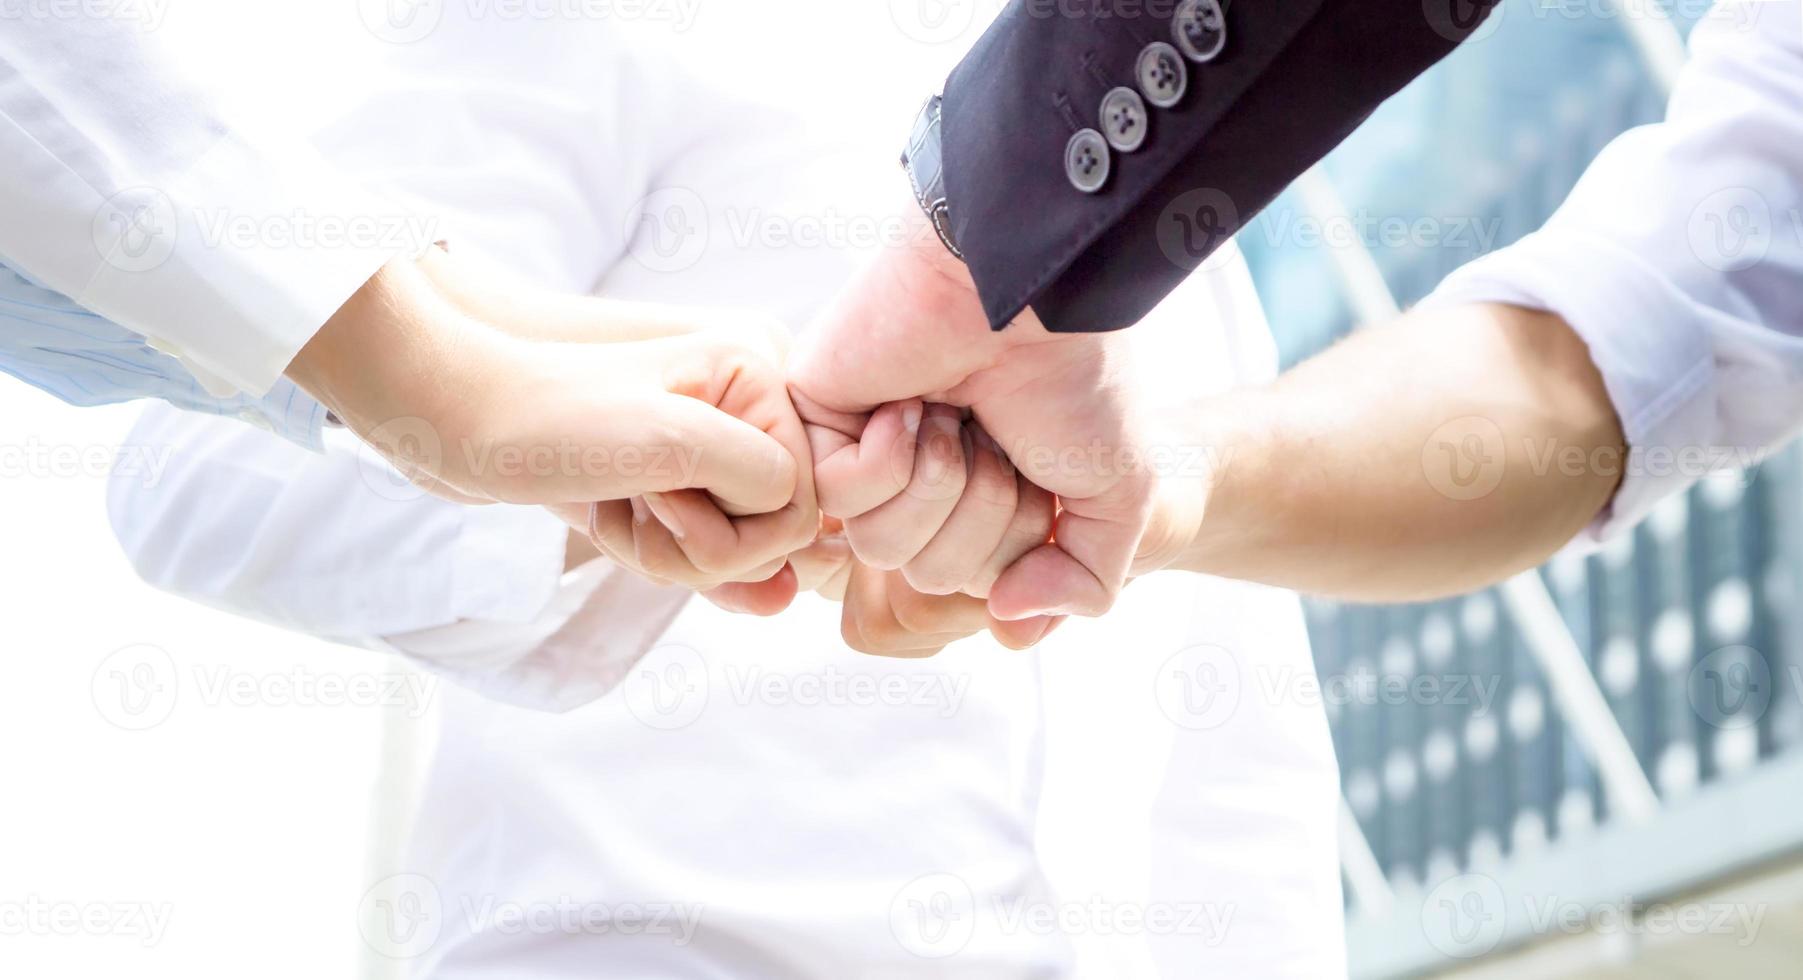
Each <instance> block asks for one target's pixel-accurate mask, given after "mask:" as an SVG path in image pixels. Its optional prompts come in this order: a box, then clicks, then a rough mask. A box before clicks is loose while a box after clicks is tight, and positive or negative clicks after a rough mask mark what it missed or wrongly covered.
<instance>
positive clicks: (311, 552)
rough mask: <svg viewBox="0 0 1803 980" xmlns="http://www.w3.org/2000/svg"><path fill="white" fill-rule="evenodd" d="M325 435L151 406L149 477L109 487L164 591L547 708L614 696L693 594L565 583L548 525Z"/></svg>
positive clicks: (131, 542)
mask: <svg viewBox="0 0 1803 980" xmlns="http://www.w3.org/2000/svg"><path fill="white" fill-rule="evenodd" d="M328 437H329V438H328V439H327V443H326V449H325V452H324V453H313V452H309V451H307V450H306V449H303V448H301V447H299V446H297V445H294V444H293V443H291V442H288V441H285V440H282V439H278V438H276V437H274V436H272V435H270V434H269V433H265V432H262V431H259V430H257V429H253V428H250V427H247V426H242V425H237V424H234V423H232V422H231V421H229V420H226V419H221V418H218V417H215V416H209V415H199V414H195V413H191V412H183V411H180V410H177V409H175V408H172V407H169V406H165V405H153V406H152V407H150V408H149V409H148V410H146V412H145V414H144V416H143V418H142V419H141V420H140V422H139V423H138V425H137V427H136V428H135V429H134V430H133V431H132V433H131V435H130V436H129V437H128V438H127V446H128V447H134V451H133V453H132V454H131V455H132V458H133V459H134V460H141V461H143V463H142V465H138V466H133V467H130V468H123V467H122V468H119V469H117V470H115V472H114V474H113V477H112V480H111V483H110V485H109V487H108V495H107V497H108V500H107V507H108V512H109V514H110V516H111V519H112V523H113V529H114V532H115V534H116V535H117V536H118V539H119V542H120V544H121V545H122V546H123V547H124V549H125V553H126V556H127V558H128V559H130V561H131V563H132V565H133V567H134V568H136V569H137V571H138V573H139V575H141V576H142V577H143V578H144V579H145V580H146V581H148V582H149V583H150V584H152V585H155V586H157V587H158V588H161V589H164V590H166V591H169V592H173V593H176V594H178V595H182V596H186V597H188V598H190V599H194V600H196V601H199V602H203V603H206V604H208V605H212V606H215V607H218V608H221V609H224V610H226V611H228V612H233V613H237V614H239V615H245V616H250V617H253V618H256V619H259V620H262V621H265V622H269V623H274V624H276V625H279V626H283V627H286V628H289V629H294V630H299V631H302V632H306V633H311V634H313V635H315V636H320V637H323V638H326V639H330V640H335V641H338V642H343V643H349V644H352V645H356V646H363V647H369V648H372V649H380V650H389V651H394V652H399V653H402V654H404V655H406V656H408V657H409V658H410V659H413V660H414V661H416V662H418V663H419V664H421V665H422V666H424V667H426V668H427V669H430V670H432V671H433V672H435V673H438V674H441V675H444V676H446V677H448V678H449V679H451V680H453V681H455V682H457V683H459V684H462V685H464V686H467V687H471V688H474V689H475V690H477V691H478V692H480V693H482V694H484V695H487V696H489V697H492V698H495V699H497V700H501V701H506V702H508V703H511V704H518V705H522V706H526V707H533V708H540V709H547V710H564V709H568V708H572V707H576V706H577V705H580V704H584V703H587V702H588V701H592V700H595V699H596V698H599V697H601V696H603V695H605V694H606V693H607V692H608V691H609V690H611V689H612V688H613V687H614V686H615V685H616V684H618V683H619V681H620V680H622V679H624V677H625V675H626V672H627V671H628V670H629V669H630V668H631V667H632V665H633V664H635V663H637V662H638V660H639V658H640V657H642V656H643V655H644V654H645V653H646V651H648V650H650V649H651V648H652V646H654V645H655V643H656V641H657V639H658V638H659V637H660V636H661V635H662V633H663V631H664V629H665V628H666V627H667V626H668V625H669V623H670V621H671V619H673V618H674V617H675V615H676V614H677V612H679V611H680V610H681V608H682V606H683V604H684V603H685V602H686V601H687V600H688V598H689V597H690V593H688V592H687V591H685V590H681V589H673V588H667V587H662V588H660V587H658V586H653V585H651V584H650V583H647V582H645V581H643V580H641V579H638V578H636V577H635V576H632V575H631V574H629V573H626V572H624V571H621V570H619V569H618V568H616V567H614V566H611V565H609V564H607V563H605V562H600V561H597V562H591V563H589V564H588V565H587V566H584V567H583V568H582V569H578V570H577V571H576V572H574V573H571V574H569V575H565V574H564V571H563V565H564V550H565V544H566V541H567V538H568V531H567V529H566V528H565V527H564V525H563V524H562V523H561V522H560V521H558V520H557V519H556V518H554V517H552V516H551V515H550V514H548V513H546V512H545V511H543V510H541V509H539V508H534V507H512V506H506V505H493V506H487V507H468V506H463V505H460V504H453V503H450V502H449V501H445V500H441V499H439V498H437V497H433V496H430V495H428V494H426V493H424V492H423V491H420V490H419V489H418V488H416V487H413V486H412V485H410V484H408V483H407V482H406V480H405V479H403V478H402V477H401V476H400V475H399V474H398V473H396V472H395V471H394V470H393V469H392V468H391V467H390V466H389V465H388V464H387V463H386V462H385V461H383V460H381V459H380V458H379V457H377V456H376V455H375V454H374V453H373V452H371V451H369V450H367V449H365V448H364V447H363V446H362V445H361V444H360V443H357V442H356V441H355V440H354V439H351V438H349V437H348V436H344V435H343V433H340V432H329V433H328ZM340 437H342V438H340Z"/></svg>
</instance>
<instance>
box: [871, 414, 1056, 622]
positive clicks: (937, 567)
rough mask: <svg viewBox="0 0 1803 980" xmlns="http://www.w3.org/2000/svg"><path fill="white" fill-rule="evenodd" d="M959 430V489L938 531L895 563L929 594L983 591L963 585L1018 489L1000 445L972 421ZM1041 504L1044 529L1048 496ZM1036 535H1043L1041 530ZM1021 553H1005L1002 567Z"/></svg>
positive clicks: (1002, 534)
mask: <svg viewBox="0 0 1803 980" xmlns="http://www.w3.org/2000/svg"><path fill="white" fill-rule="evenodd" d="M964 436H965V438H964V445H963V448H964V451H965V453H966V460H967V468H966V469H967V476H966V478H965V485H964V490H963V494H962V495H961V496H959V498H958V500H957V504H956V506H955V507H953V508H952V511H951V515H950V516H948V517H947V518H946V519H945V522H944V524H943V525H942V526H941V527H940V528H939V530H938V533H936V534H934V535H933V536H932V539H931V540H930V541H928V542H927V543H926V545H925V546H924V547H922V548H920V549H919V551H918V553H917V554H916V555H915V556H914V557H913V558H912V559H910V560H909V561H908V562H907V564H905V565H903V566H902V569H901V570H902V575H903V576H904V577H906V578H907V580H908V584H910V585H912V586H913V587H914V588H916V589H918V590H920V591H921V592H925V593H928V594H930V595H949V594H951V593H953V592H958V591H965V592H969V593H970V594H971V595H975V596H979V597H981V596H982V595H984V594H985V593H983V592H979V591H973V590H972V589H970V588H968V586H970V585H972V584H973V582H975V580H976V579H977V578H978V577H979V576H981V575H982V573H983V571H984V568H985V566H986V565H987V564H988V563H989V562H990V561H991V560H992V558H993V557H994V556H996V554H997V552H998V551H999V550H1000V549H1001V546H1002V543H1003V541H1004V539H1005V538H1006V537H1007V535H1008V532H1009V531H1010V529H1011V525H1012V523H1013V522H1014V520H1015V518H1016V516H1017V515H1016V509H1017V506H1018V504H1019V501H1020V493H1019V491H1018V490H1017V488H1016V482H1017V481H1016V477H1015V472H1014V466H1013V464H1011V463H1009V462H1008V458H1007V457H1006V456H1005V455H1003V454H1002V451H1001V447H999V446H997V445H996V444H995V441H994V440H992V439H990V438H989V436H988V435H987V434H986V433H984V432H983V431H982V430H981V429H980V428H977V427H976V426H975V425H966V426H965V427H964ZM1046 504H1047V506H1046V515H1045V524H1046V528H1047V529H1049V528H1050V527H1051V514H1050V501H1049V497H1048V498H1047V501H1046ZM1039 540H1040V541H1043V540H1044V531H1043V530H1042V531H1041V533H1040V539H1039ZM1033 543H1034V544H1038V543H1039V541H1035V542H1033ZM1024 553H1025V550H1022V551H1021V552H1019V553H1016V554H1013V555H1010V556H1008V557H1007V558H1006V560H1005V561H1004V562H1003V566H1002V567H1006V565H1007V564H1008V563H1011V562H1013V560H1014V559H1015V558H1018V557H1020V555H1021V554H1024ZM999 570H1000V569H999V568H998V569H997V571H998V572H999ZM994 578H995V576H994V574H991V575H989V577H988V580H987V581H985V582H984V583H983V586H984V587H987V585H988V582H992V581H994Z"/></svg>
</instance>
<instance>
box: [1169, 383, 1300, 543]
mask: <svg viewBox="0 0 1803 980" xmlns="http://www.w3.org/2000/svg"><path fill="white" fill-rule="evenodd" d="M1257 397H1258V395H1257V394H1256V393H1253V392H1236V393H1234V394H1232V395H1226V396H1222V397H1219V398H1213V399H1209V400H1208V401H1206V402H1204V403H1202V404H1201V405H1195V404H1192V405H1190V406H1188V407H1187V408H1186V409H1185V410H1184V411H1183V412H1182V413H1181V414H1180V415H1179V416H1178V424H1179V426H1180V428H1178V429H1177V430H1175V431H1174V432H1172V433H1171V434H1170V436H1169V438H1168V442H1167V444H1168V445H1169V446H1171V447H1172V449H1173V451H1171V452H1168V453H1164V454H1161V455H1162V456H1163V457H1164V458H1166V459H1168V460H1171V461H1173V462H1172V464H1171V465H1170V466H1169V467H1167V469H1166V471H1165V472H1161V473H1160V474H1158V490H1157V493H1156V495H1155V497H1154V503H1153V516H1152V523H1151V525H1150V528H1149V529H1148V531H1147V534H1146V537H1145V539H1144V544H1143V545H1142V546H1141V548H1140V551H1139V555H1138V557H1137V558H1136V560H1135V566H1134V567H1135V574H1144V573H1146V572H1151V571H1156V570H1158V569H1164V568H1170V569H1181V570H1184V571H1190V572H1200V573H1203V574H1211V575H1224V576H1228V577H1244V574H1243V573H1244V572H1245V569H1244V567H1243V560H1242V558H1241V556H1244V555H1248V554H1257V553H1258V549H1259V548H1261V547H1262V546H1263V545H1262V544H1261V543H1260V536H1261V535H1263V534H1264V533H1265V532H1267V531H1268V530H1269V529H1270V526H1271V523H1272V516H1273V515H1274V514H1275V513H1278V512H1279V511H1280V509H1281V508H1280V507H1278V506H1276V505H1275V504H1274V503H1273V499H1274V498H1275V497H1277V496H1279V495H1281V492H1282V487H1280V486H1273V485H1270V484H1269V482H1268V480H1267V478H1266V473H1267V470H1268V467H1267V466H1266V462H1267V459H1268V448H1267V445H1266V443H1265V442H1264V439H1265V436H1264V434H1263V431H1262V429H1261V427H1260V425H1261V423H1260V421H1259V415H1258V411H1257V409H1256V407H1255V405H1254V401H1255V399H1256V398H1257Z"/></svg>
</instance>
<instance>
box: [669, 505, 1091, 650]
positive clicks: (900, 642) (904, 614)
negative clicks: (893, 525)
mask: <svg viewBox="0 0 1803 980" xmlns="http://www.w3.org/2000/svg"><path fill="white" fill-rule="evenodd" d="M779 579H784V580H785V584H790V585H793V586H796V587H799V588H800V589H803V590H806V591H813V592H818V593H820V594H821V595H823V596H825V597H827V598H829V599H832V600H834V601H837V602H841V603H843V608H842V613H841V616H840V625H839V630H840V635H841V637H842V638H843V639H844V641H845V644H846V645H847V646H849V647H851V648H852V649H853V650H857V651H859V652H860V653H868V654H874V655H877V656H887V657H930V656H932V655H934V654H936V653H938V652H939V651H940V650H943V649H944V648H945V647H946V646H948V645H950V644H951V643H954V642H956V641H958V640H961V639H964V638H965V637H968V636H974V635H975V634H977V633H980V632H982V631H983V630H988V631H989V632H990V633H991V634H992V635H993V636H994V637H995V639H996V641H997V642H999V643H1001V644H1002V645H1003V646H1005V647H1008V648H1010V649H1013V650H1024V649H1027V648H1028V647H1031V646H1033V645H1034V644H1036V643H1038V642H1039V641H1040V640H1041V639H1044V638H1045V636H1046V635H1047V634H1049V633H1050V632H1051V631H1052V630H1053V629H1055V628H1056V627H1057V624H1058V622H1059V621H1060V620H1058V619H1049V618H1044V617H1040V618H1035V619H1031V620H1026V621H1021V622H1009V621H1006V620H999V619H996V618H995V617H994V616H991V615H990V614H989V612H988V609H987V607H986V605H985V603H984V602H983V600H981V599H978V598H975V597H972V596H969V595H963V594H953V595H931V594H928V593H925V592H921V591H920V590H918V589H915V588H914V587H913V586H911V585H909V584H908V581H907V579H906V577H904V576H903V575H902V574H901V573H900V572H897V571H883V570H881V569H875V568H871V567H870V566H869V565H866V564H864V563H862V562H860V561H858V560H857V558H856V556H854V555H853V554H852V551H851V546H850V545H849V544H848V543H847V541H846V539H845V534H844V531H843V529H842V528H841V527H840V525H839V522H837V521H835V520H833V519H831V518H828V519H826V520H825V521H824V522H823V530H822V533H821V535H820V537H819V538H818V539H817V540H816V541H815V542H814V543H813V544H811V545H809V546H808V547H806V548H804V549H802V550H801V551H799V552H796V553H795V554H794V555H791V556H790V561H789V564H788V565H787V566H786V567H785V568H784V570H783V573H782V575H779ZM773 581H774V580H773ZM704 595H706V596H707V598H708V599H709V600H710V601H712V602H713V603H714V604H715V605H717V606H720V607H721V608H723V609H726V610H728V611H730V612H746V613H753V614H756V615H772V614H774V613H776V612H780V611H781V610H782V609H783V608H785V607H786V606H787V605H788V599H787V598H783V599H781V602H780V604H778V603H777V601H776V597H777V596H779V595H780V591H779V590H777V589H774V588H773V587H772V583H771V582H758V583H731V584H727V585H722V586H719V587H717V588H715V589H712V590H710V591H708V592H706V593H704Z"/></svg>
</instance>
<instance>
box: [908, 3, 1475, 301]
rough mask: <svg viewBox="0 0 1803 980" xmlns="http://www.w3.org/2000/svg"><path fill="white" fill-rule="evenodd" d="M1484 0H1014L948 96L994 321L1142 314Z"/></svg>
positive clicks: (951, 170) (954, 186) (950, 196)
mask: <svg viewBox="0 0 1803 980" xmlns="http://www.w3.org/2000/svg"><path fill="white" fill-rule="evenodd" d="M1493 3H1494V0H1237V2H1227V0H1011V2H1010V4H1009V5H1008V7H1007V8H1006V10H1005V11H1004V12H1003V14H1002V15H1001V16H1000V17H999V18H998V19H997V21H996V22H995V24H994V25H992V26H991V27H990V29H989V30H988V31H987V32H986V33H985V34H984V35H983V37H982V39H981V40H980V41H978V42H977V45H976V47H975V48H973V49H972V50H971V52H970V54H969V55H968V56H966V57H965V59H964V60H963V62H962V63H961V64H959V66H958V67H957V68H956V69H955V70H954V71H953V72H952V74H951V77H950V78H949V79H948V80H947V82H946V91H945V102H944V106H943V123H942V125H943V138H944V161H945V182H946V197H947V200H948V203H949V206H950V220H951V226H952V229H953V231H954V233H955V234H956V236H957V241H958V245H959V248H960V249H961V250H962V251H963V252H964V255H965V261H966V262H968V263H969V265H970V270H971V273H972V275H973V277H974V278H975V280H976V284H977V290H978V293H979V294H980V295H981V297H982V300H983V308H984V312H985V313H986V314H987V316H988V318H989V321H990V324H991V326H993V327H995V328H997V329H1000V328H1001V327H1004V326H1006V325H1007V324H1008V322H1009V321H1010V320H1012V319H1013V318H1014V317H1015V316H1016V315H1017V314H1019V313H1020V311H1021V310H1022V308H1024V307H1026V306H1032V307H1033V309H1034V311H1035V312H1036V313H1037V314H1038V315H1039V317H1040V319H1041V320H1042V321H1044V323H1045V325H1046V327H1047V329H1049V330H1054V331H1060V332H1091V331H1102V330H1115V329H1119V328H1122V327H1127V326H1130V325H1132V324H1133V323H1135V322H1137V321H1138V320H1139V319H1140V318H1141V317H1143V316H1144V315H1145V314H1146V313H1147V311H1149V310H1150V309H1151V308H1152V307H1153V306H1154V305H1156V304H1157V303H1158V301H1159V300H1160V299H1162V298H1163V297H1164V296H1165V294H1167V293H1169V292H1170V291H1171V290H1172V289H1174V288H1175V287H1176V286H1177V284H1178V283H1179V282H1180V281H1182V279H1183V278H1184V276H1186V275H1188V274H1189V273H1190V272H1191V271H1193V270H1194V269H1195V268H1196V267H1197V266H1199V265H1200V264H1201V263H1202V261H1203V260H1204V259H1205V258H1207V256H1208V254H1209V253H1210V252H1212V251H1213V250H1214V249H1215V248H1216V247H1218V246H1219V245H1221V244H1222V243H1224V242H1225V241H1227V239H1228V238H1230V237H1231V236H1232V235H1233V233H1234V232H1236V231H1238V230H1239V228H1240V226H1241V225H1242V224H1243V223H1244V222H1246V221H1248V220H1250V219H1251V218H1252V217H1253V216H1254V215H1256V214H1257V213H1258V211H1259V210H1261V209H1262V208H1263V207H1265V205H1267V204H1269V203H1270V202H1271V200H1272V198H1274V197H1276V196H1277V194H1278V193H1279V192H1281V191H1282V190H1283V188H1284V187H1285V186H1287V185H1288V184H1289V183H1290V181H1291V180H1293V179H1294V178H1295V177H1297V176H1298V175H1299V174H1301V173H1302V172H1303V171H1304V170H1306V169H1308V168H1309V167H1310V166H1311V165H1313V164H1314V163H1315V162H1316V161H1317V160H1319V159H1320V158H1321V157H1323V156H1325V155H1326V154H1327V152H1328V151H1329V150H1331V149H1332V148H1333V147H1334V146H1336V145H1337V144H1338V143H1339V142H1340V141H1341V140H1342V139H1344V138H1345V137H1346V135H1347V134H1348V133H1350V132H1351V131H1352V130H1353V129H1354V128H1355V127H1356V126H1358V124H1359V123H1360V122H1362V121H1363V120H1364V119H1365V117H1366V116H1368V115H1369V114H1370V113H1371V111H1372V110H1373V109H1375V108H1376V107H1377V105H1378V104H1379V103H1380V102H1382V101H1383V100H1384V99H1386V98H1388V97H1389V96H1390V95H1392V94H1394V93H1395V92H1396V91H1397V90H1399V89H1401V88H1402V87H1403V86H1404V85H1406V84H1407V83H1408V82H1409V81H1410V80H1411V79H1413V78H1415V77H1416V76H1418V75H1420V74H1421V73H1422V72H1424V71H1426V70H1427V69H1428V68H1429V67H1430V66H1432V65H1433V64H1434V63H1435V62H1437V61H1438V60H1439V59H1440V58H1442V57H1443V56H1445V55H1446V54H1447V53H1448V52H1450V51H1451V50H1452V49H1453V48H1454V47H1456V46H1457V44H1458V43H1459V42H1460V41H1461V40H1463V39H1464V38H1465V37H1467V36H1469V35H1470V34H1471V33H1472V32H1473V31H1475V30H1476V29H1477V28H1478V27H1480V26H1481V24H1482V22H1483V19H1484V17H1485V16H1486V15H1487V14H1488V13H1489V11H1490V7H1491V6H1492V4H1493ZM1173 56H1175V58H1173ZM1174 62H1175V63H1174ZM1123 90H1125V91H1123Z"/></svg>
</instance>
